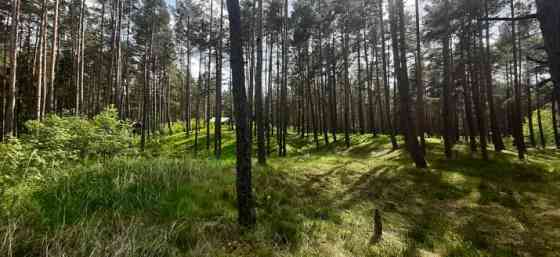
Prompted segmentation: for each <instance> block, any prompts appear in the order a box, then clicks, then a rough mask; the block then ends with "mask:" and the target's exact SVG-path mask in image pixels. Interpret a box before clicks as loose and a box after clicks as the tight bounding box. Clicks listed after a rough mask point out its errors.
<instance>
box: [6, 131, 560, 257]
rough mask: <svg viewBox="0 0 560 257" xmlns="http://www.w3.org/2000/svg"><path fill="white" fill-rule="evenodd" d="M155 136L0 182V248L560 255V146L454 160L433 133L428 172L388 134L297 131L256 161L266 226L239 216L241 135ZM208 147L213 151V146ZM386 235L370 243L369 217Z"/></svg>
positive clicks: (461, 149) (24, 252) (82, 252)
mask: <svg viewBox="0 0 560 257" xmlns="http://www.w3.org/2000/svg"><path fill="white" fill-rule="evenodd" d="M178 131H179V130H177V129H176V133H175V134H173V135H166V136H160V137H158V139H157V140H152V141H150V143H149V145H148V148H147V151H146V152H145V153H143V155H142V156H138V157H137V158H132V157H128V158H116V159H113V160H106V161H98V162H88V163H83V164H81V165H68V167H66V168H59V169H57V170H47V171H44V172H43V173H42V176H40V177H31V178H26V179H25V180H23V181H20V182H19V183H16V184H14V185H13V186H11V187H10V188H8V189H6V190H5V193H4V194H3V195H4V196H6V197H5V199H3V201H2V205H1V208H2V209H1V210H2V212H1V213H0V220H1V221H0V256H135V257H136V256H154V257H155V256H158V257H159V256H169V257H172V256H173V257H174V256H454V257H458V256H463V257H467V256H468V257H470V256H504V257H506V256H545V257H546V256H559V255H558V253H560V154H559V152H557V151H554V150H550V149H546V150H531V151H530V153H529V158H528V160H527V161H524V162H521V161H518V160H517V159H516V156H515V153H514V152H511V151H504V152H503V153H493V152H492V153H491V160H490V161H482V160H480V157H479V156H478V154H474V155H472V154H470V153H468V152H467V151H468V150H467V147H465V146H462V145H458V146H457V147H456V151H457V158H456V159H455V160H446V159H445V158H444V156H443V149H442V145H441V142H440V141H439V140H438V139H429V140H428V149H427V152H428V156H427V157H428V162H429V165H430V168H429V169H423V170H419V169H416V168H414V166H413V165H412V163H411V161H410V159H409V157H408V155H407V154H406V153H405V152H404V151H403V150H397V151H391V146H390V142H389V140H388V138H387V137H385V136H380V137H377V138H373V137H371V136H370V135H361V136H358V135H355V136H353V137H352V147H350V148H346V147H344V142H342V141H343V140H340V139H342V137H340V135H339V140H340V141H339V142H337V143H334V144H331V145H329V146H324V141H323V140H322V139H321V147H320V148H316V147H315V145H314V144H313V141H312V136H310V137H303V138H302V137H300V136H298V135H293V134H291V135H290V136H289V138H288V152H289V156H288V157H286V158H278V157H276V154H275V141H274V140H273V141H272V144H271V145H272V146H273V147H272V148H271V149H270V150H271V152H272V154H271V158H269V162H268V166H266V167H258V166H256V167H255V169H254V187H255V196H256V206H257V217H258V224H257V226H256V228H255V229H254V230H252V231H240V230H239V228H238V226H237V225H236V202H235V187H234V185H235V176H234V174H235V173H234V164H235V163H234V157H235V155H234V154H235V140H234V134H233V133H232V131H229V130H227V131H225V133H224V139H223V148H224V150H223V156H222V157H223V158H222V159H221V160H216V159H215V158H213V157H212V154H211V153H212V150H210V151H207V150H206V143H205V132H204V131H201V132H200V136H201V137H200V138H199V151H198V153H197V155H196V157H194V156H193V152H194V150H193V148H192V144H193V140H194V139H193V137H192V136H191V137H188V138H187V137H185V135H184V133H178ZM210 149H213V147H212V146H211V147H210ZM375 209H379V210H380V211H381V214H382V221H383V228H384V235H383V240H382V241H381V242H379V243H377V244H370V241H371V237H372V235H373V212H374V210H375Z"/></svg>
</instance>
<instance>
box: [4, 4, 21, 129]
mask: <svg viewBox="0 0 560 257" xmlns="http://www.w3.org/2000/svg"><path fill="white" fill-rule="evenodd" d="M20 4H21V2H20V0H12V31H11V39H10V40H11V47H12V48H11V50H10V85H9V87H8V107H7V112H6V129H5V133H6V135H8V136H15V130H16V122H15V109H16V89H17V88H16V84H17V57H18V56H17V53H18V38H19V16H20Z"/></svg>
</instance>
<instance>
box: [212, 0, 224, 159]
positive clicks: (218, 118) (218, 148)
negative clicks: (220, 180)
mask: <svg viewBox="0 0 560 257" xmlns="http://www.w3.org/2000/svg"><path fill="white" fill-rule="evenodd" d="M219 1H220V28H219V34H218V38H217V40H218V48H217V52H216V103H215V105H216V106H215V108H216V114H215V122H214V153H215V155H216V158H218V159H220V157H221V155H222V61H223V60H222V52H223V51H222V44H223V43H222V35H223V28H224V25H223V18H224V0H219Z"/></svg>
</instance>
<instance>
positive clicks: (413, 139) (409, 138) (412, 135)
mask: <svg viewBox="0 0 560 257" xmlns="http://www.w3.org/2000/svg"><path fill="white" fill-rule="evenodd" d="M397 1H398V2H397V3H398V6H397V10H398V16H399V20H400V22H399V30H400V37H399V46H400V57H401V59H400V62H401V64H400V69H399V71H400V78H401V79H400V80H399V96H400V101H401V104H400V108H401V109H400V110H401V113H400V115H401V122H402V130H403V134H404V136H405V142H406V145H407V150H408V152H409V153H410V155H411V156H412V159H413V160H414V163H415V164H416V167H418V168H426V167H428V164H427V163H426V159H425V158H424V152H423V151H422V149H421V147H420V145H419V143H418V138H417V135H416V129H415V127H414V122H413V120H412V117H411V114H410V112H411V110H410V86H409V80H408V68H407V60H406V31H405V20H404V3H403V0H397ZM398 61H399V60H396V62H398Z"/></svg>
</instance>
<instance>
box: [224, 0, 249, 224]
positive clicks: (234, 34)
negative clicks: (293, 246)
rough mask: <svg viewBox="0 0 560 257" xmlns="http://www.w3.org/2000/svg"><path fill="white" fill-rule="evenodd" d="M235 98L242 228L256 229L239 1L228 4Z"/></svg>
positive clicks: (229, 0) (238, 204) (238, 186)
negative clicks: (254, 227)
mask: <svg viewBox="0 0 560 257" xmlns="http://www.w3.org/2000/svg"><path fill="white" fill-rule="evenodd" d="M227 6H228V12H229V23H230V38H231V39H230V42H231V60H230V62H231V69H232V82H233V95H234V102H235V121H236V125H237V127H236V128H237V129H236V141H237V144H236V147H237V183H236V184H237V208H238V211H239V217H238V221H239V224H240V225H241V226H242V227H253V226H254V225H255V223H256V217H255V207H254V200H253V191H252V190H253V189H252V181H251V180H252V179H251V149H250V148H251V142H250V141H249V134H250V133H251V131H250V130H249V126H248V123H249V117H248V110H247V102H246V101H247V99H246V95H245V85H244V81H245V78H244V71H243V49H242V41H241V17H240V8H239V1H238V0H227Z"/></svg>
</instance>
